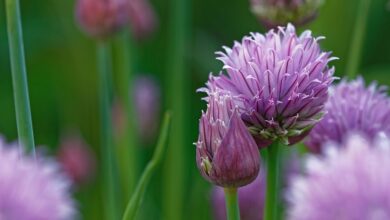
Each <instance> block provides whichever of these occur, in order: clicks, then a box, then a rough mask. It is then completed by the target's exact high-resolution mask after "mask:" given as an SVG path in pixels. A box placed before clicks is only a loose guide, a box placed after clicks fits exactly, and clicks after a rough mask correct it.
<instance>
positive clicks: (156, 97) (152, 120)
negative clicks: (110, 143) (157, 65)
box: [133, 76, 160, 142]
mask: <svg viewBox="0 0 390 220" xmlns="http://www.w3.org/2000/svg"><path fill="white" fill-rule="evenodd" d="M133 94H134V102H135V106H134V107H135V111H136V112H135V113H136V115H137V122H138V123H137V125H138V126H137V127H138V132H139V134H140V136H141V138H142V140H143V141H145V142H146V141H150V140H153V138H154V136H155V133H156V130H157V125H158V124H159V113H160V88H159V86H158V84H157V82H156V81H155V80H154V79H153V78H152V77H146V76H143V77H138V78H136V80H135V81H134V87H133Z"/></svg>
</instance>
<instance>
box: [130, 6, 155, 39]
mask: <svg viewBox="0 0 390 220" xmlns="http://www.w3.org/2000/svg"><path fill="white" fill-rule="evenodd" d="M128 1H129V17H130V24H131V28H132V30H133V34H134V36H135V37H136V38H137V39H142V38H145V37H147V36H148V35H150V34H151V33H152V32H153V31H154V30H155V29H156V26H157V19H156V15H155V12H154V10H153V7H152V5H151V4H150V2H149V1H148V0H128Z"/></svg>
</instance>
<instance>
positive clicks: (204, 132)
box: [196, 90, 260, 188]
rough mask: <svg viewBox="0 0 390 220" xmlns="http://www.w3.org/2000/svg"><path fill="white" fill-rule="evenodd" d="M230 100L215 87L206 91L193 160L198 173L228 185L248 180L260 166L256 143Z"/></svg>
mask: <svg viewBox="0 0 390 220" xmlns="http://www.w3.org/2000/svg"><path fill="white" fill-rule="evenodd" d="M233 99H234V97H232V96H231V95H229V94H225V93H223V92H222V91H219V90H215V91H213V92H212V93H210V94H209V97H208V105H207V111H206V113H202V117H201V119H200V125H199V139H198V142H197V143H196V163H197V166H198V168H199V170H200V172H201V174H202V176H203V177H204V178H205V179H206V180H208V181H210V182H211V183H214V184H216V185H218V186H222V187H228V188H237V187H241V186H244V185H247V184H249V183H251V182H252V181H253V180H254V179H255V178H256V176H257V174H258V173H259V168H260V155H259V152H258V150H257V146H256V142H255V141H254V139H253V137H252V136H251V134H250V133H249V131H248V129H247V127H246V126H245V124H244V122H243V121H242V120H241V118H240V116H239V114H238V106H236V105H235V103H234V101H233Z"/></svg>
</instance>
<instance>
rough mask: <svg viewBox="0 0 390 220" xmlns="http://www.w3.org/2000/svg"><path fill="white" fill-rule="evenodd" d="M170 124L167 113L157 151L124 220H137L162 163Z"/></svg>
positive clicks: (147, 167)
mask: <svg viewBox="0 0 390 220" xmlns="http://www.w3.org/2000/svg"><path fill="white" fill-rule="evenodd" d="M169 124H170V114H169V113H166V114H165V117H164V122H163V125H162V128H161V131H160V136H159V139H158V142H157V146H156V149H155V151H154V154H153V157H152V159H151V160H150V161H149V163H148V165H147V166H146V168H145V170H144V172H143V174H142V176H141V178H140V180H139V182H138V185H137V188H136V190H135V192H134V194H133V196H132V197H131V199H130V201H129V203H128V205H127V207H126V210H125V213H124V215H123V218H122V219H123V220H133V219H135V216H136V214H137V211H138V209H139V207H140V205H141V202H142V199H143V197H144V194H145V191H146V187H147V185H148V184H149V181H150V178H151V177H152V175H153V173H154V172H155V170H156V168H157V167H158V165H159V164H160V163H161V161H162V158H163V154H164V150H165V145H166V142H167V137H168V131H169Z"/></svg>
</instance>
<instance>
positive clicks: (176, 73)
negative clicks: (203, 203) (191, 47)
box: [163, 0, 190, 220]
mask: <svg viewBox="0 0 390 220" xmlns="http://www.w3.org/2000/svg"><path fill="white" fill-rule="evenodd" d="M189 6H190V0H171V7H172V16H171V18H170V26H169V34H170V36H169V38H168V39H169V42H168V43H169V45H168V50H167V51H168V53H169V55H168V56H167V57H168V60H167V68H168V69H167V72H166V83H167V90H168V93H167V97H169V99H168V100H167V103H168V106H169V108H170V109H172V113H173V115H174V118H173V119H172V132H171V136H170V143H169V148H168V149H167V160H166V164H165V166H164V179H165V182H164V191H163V193H164V195H163V198H164V203H163V219H169V220H181V219H183V209H184V204H185V201H184V191H185V189H184V186H185V175H186V172H187V170H188V169H189V168H187V167H186V164H187V163H186V157H187V155H189V154H188V150H187V149H188V148H186V147H185V146H186V145H187V144H188V142H189V140H187V135H188V129H187V126H186V121H188V118H190V117H189V115H188V114H187V109H186V106H187V104H186V102H187V101H188V100H190V97H189V90H188V88H189V87H190V85H189V81H188V71H189V70H187V68H186V63H185V61H186V56H187V55H188V50H187V48H186V45H187V41H188V35H189V34H188V32H189V27H190V22H189V19H190V10H189Z"/></svg>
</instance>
